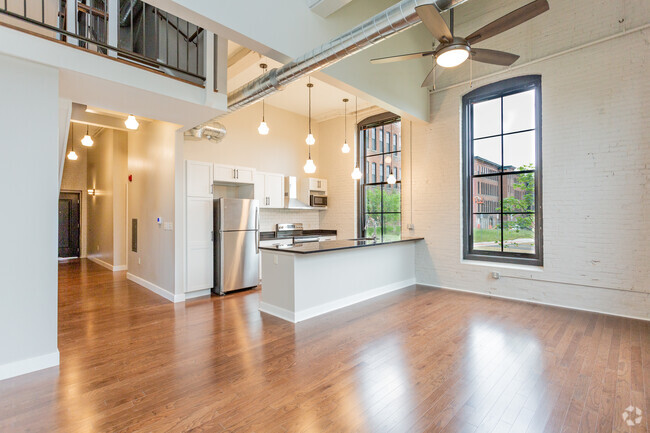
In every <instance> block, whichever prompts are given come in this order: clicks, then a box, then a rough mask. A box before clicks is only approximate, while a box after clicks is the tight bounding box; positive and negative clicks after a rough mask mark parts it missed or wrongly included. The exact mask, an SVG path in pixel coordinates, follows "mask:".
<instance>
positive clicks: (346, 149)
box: [341, 98, 350, 153]
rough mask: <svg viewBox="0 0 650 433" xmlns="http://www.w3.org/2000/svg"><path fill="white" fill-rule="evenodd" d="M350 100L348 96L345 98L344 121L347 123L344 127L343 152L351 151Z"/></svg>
mask: <svg viewBox="0 0 650 433" xmlns="http://www.w3.org/2000/svg"><path fill="white" fill-rule="evenodd" d="M348 101H349V99H348V98H343V104H344V105H343V122H344V125H345V126H344V128H345V129H343V136H344V137H345V140H344V141H343V147H342V148H341V152H343V153H350V146H349V145H348Z"/></svg>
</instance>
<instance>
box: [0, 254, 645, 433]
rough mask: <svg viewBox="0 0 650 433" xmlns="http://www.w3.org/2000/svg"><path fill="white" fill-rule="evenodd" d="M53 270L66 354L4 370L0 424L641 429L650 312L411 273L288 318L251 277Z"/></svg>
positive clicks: (39, 427)
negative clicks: (193, 279)
mask: <svg viewBox="0 0 650 433" xmlns="http://www.w3.org/2000/svg"><path fill="white" fill-rule="evenodd" d="M59 282H60V289H59V350H60V352H61V365H60V367H59V368H58V369H57V368H54V369H48V370H43V371H40V372H36V373H32V374H29V375H25V376H22V377H17V378H13V379H9V380H6V381H1V382H0V431H10V432H22V431H43V432H52V431H62V432H131V431H146V432H166V431H169V432H176V431H189V430H191V431H197V432H199V431H203V432H221V431H229V432H285V431H291V432H294V431H295V432H298V431H305V432H326V431H327V432H356V431H361V432H425V431H426V432H438V431H445V432H463V433H465V432H495V433H497V432H498V433H501V432H513V433H524V432H589V433H593V432H610V431H617V432H646V433H647V432H648V421H647V415H648V414H649V412H650V388H649V387H650V323H648V322H643V321H637V320H629V319H624V318H619V317H613V316H605V315H599V314H594V313H586V312H579V311H572V310H566V309H560V308H552V307H546V306H540V305H533V304H525V303H518V302H511V301H506V300H500V299H490V298H486V297H482V296H477V295H471V294H464V293H457V292H450V291H444V290H432V289H425V288H419V287H412V288H408V289H404V290H401V291H399V292H394V293H392V294H388V295H385V296H382V297H379V298H375V299H373V300H371V301H368V302H364V303H362V304H358V305H355V306H352V307H350V308H347V309H344V310H339V311H336V312H334V313H331V314H328V315H325V316H322V317H319V318H315V319H311V320H308V321H305V322H303V323H300V324H297V325H293V324H290V323H287V322H284V321H282V320H280V319H277V318H275V317H272V316H268V315H265V314H261V313H259V312H258V310H257V305H258V292H257V291H252V292H251V291H249V292H242V293H237V294H232V295H228V296H226V297H223V298H220V297H211V298H207V297H206V298H202V299H196V300H191V301H188V302H186V303H184V304H172V303H170V302H168V301H166V300H164V299H162V298H160V297H159V296H157V295H155V294H153V293H151V292H149V291H148V290H146V289H144V288H142V287H140V286H138V285H136V284H134V283H131V282H129V281H126V279H125V273H124V272H118V273H115V274H113V273H111V272H109V271H106V270H104V269H103V268H101V267H99V266H97V265H95V264H93V263H90V262H88V261H85V260H82V261H74V262H70V263H64V264H61V265H60V267H59ZM630 405H632V406H636V407H638V408H640V409H641V410H642V411H643V416H642V421H641V423H640V424H638V425H636V426H634V427H629V426H627V425H626V423H625V422H624V420H623V418H622V413H623V411H624V410H625V408H626V407H628V406H630Z"/></svg>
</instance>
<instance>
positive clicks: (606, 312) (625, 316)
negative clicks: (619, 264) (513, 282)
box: [417, 283, 650, 322]
mask: <svg viewBox="0 0 650 433" xmlns="http://www.w3.org/2000/svg"><path fill="white" fill-rule="evenodd" d="M417 285H418V286H424V287H429V288H431V289H441V290H451V291H454V292H464V293H471V294H473V295H480V296H487V297H488V298H500V299H507V300H509V301H517V302H526V303H527V304H538V305H547V306H549V307H557V308H566V309H567V310H575V311H586V312H588V313H598V314H606V315H608V316H616V317H624V318H626V319H635V320H644V321H646V322H647V321H650V319H648V318H647V317H640V316H630V315H626V314H617V313H612V312H609V311H602V310H594V309H588V308H580V307H573V306H568V305H560V304H553V303H551V302H543V301H537V300H534V299H525V298H515V297H513V296H504V295H496V294H494V293H487V292H475V291H473V290H465V289H456V288H453V287H445V286H434V285H432V284H425V283H417Z"/></svg>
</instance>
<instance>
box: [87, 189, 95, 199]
mask: <svg viewBox="0 0 650 433" xmlns="http://www.w3.org/2000/svg"><path fill="white" fill-rule="evenodd" d="M88 195H92V196H93V197H94V196H95V189H89V190H88Z"/></svg>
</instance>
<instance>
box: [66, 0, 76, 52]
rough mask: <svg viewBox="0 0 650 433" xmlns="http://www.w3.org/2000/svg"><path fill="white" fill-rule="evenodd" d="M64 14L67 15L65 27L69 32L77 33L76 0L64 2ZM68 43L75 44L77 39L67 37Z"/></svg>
mask: <svg viewBox="0 0 650 433" xmlns="http://www.w3.org/2000/svg"><path fill="white" fill-rule="evenodd" d="M65 16H66V17H67V19H66V23H65V29H66V30H67V31H69V32H70V33H74V34H77V0H70V1H68V2H66V4H65ZM68 43H70V44H73V45H77V43H78V39H76V38H70V37H69V38H68Z"/></svg>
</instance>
